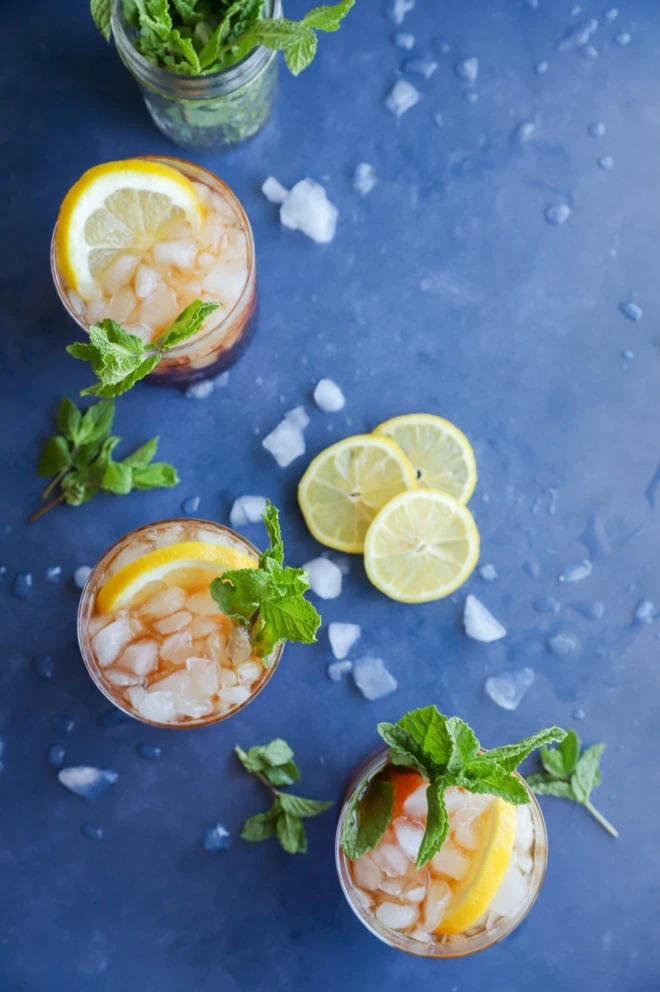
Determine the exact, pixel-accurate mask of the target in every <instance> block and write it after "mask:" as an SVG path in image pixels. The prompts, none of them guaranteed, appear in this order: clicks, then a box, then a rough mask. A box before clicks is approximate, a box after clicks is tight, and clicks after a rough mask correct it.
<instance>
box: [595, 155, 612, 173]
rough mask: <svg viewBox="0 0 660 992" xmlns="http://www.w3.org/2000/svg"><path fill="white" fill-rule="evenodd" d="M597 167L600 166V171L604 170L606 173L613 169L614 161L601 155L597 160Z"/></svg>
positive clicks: (610, 157) (607, 156)
mask: <svg viewBox="0 0 660 992" xmlns="http://www.w3.org/2000/svg"><path fill="white" fill-rule="evenodd" d="M598 165H599V166H600V168H601V169H605V170H606V171H609V169H613V168H614V159H613V158H612V156H611V155H601V157H600V158H599V159H598Z"/></svg>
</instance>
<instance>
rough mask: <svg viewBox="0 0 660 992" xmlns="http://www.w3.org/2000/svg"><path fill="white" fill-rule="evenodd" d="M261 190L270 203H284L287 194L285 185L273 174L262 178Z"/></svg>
mask: <svg viewBox="0 0 660 992" xmlns="http://www.w3.org/2000/svg"><path fill="white" fill-rule="evenodd" d="M261 192H262V193H263V194H264V196H265V197H266V199H267V200H268V201H269V202H270V203H284V201H285V200H286V198H287V196H288V195H289V191H288V189H287V188H286V186H283V185H282V183H281V182H280V181H279V180H278V179H276V178H275V176H267V177H266V179H264V181H263V183H262V184H261Z"/></svg>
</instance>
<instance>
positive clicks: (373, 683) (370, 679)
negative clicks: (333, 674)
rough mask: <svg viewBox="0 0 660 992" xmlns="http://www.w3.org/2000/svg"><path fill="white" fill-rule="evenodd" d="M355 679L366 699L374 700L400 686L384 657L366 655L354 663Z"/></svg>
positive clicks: (353, 673)
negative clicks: (386, 665)
mask: <svg viewBox="0 0 660 992" xmlns="http://www.w3.org/2000/svg"><path fill="white" fill-rule="evenodd" d="M352 675H353V681H354V682H355V685H356V686H357V688H358V689H359V690H360V692H361V693H362V695H363V696H364V698H365V699H368V700H369V702H373V701H374V700H376V699H382V697H383V696H388V695H389V694H390V693H391V692H394V691H395V690H396V689H398V688H399V683H398V682H397V680H396V679H395V678H394V676H393V675H392V673H391V672H390V671H388V669H387V668H386V667H385V662H384V661H383V659H382V658H372V657H371V656H370V655H366V656H365V657H364V658H358V660H357V661H356V662H355V663H354V664H353V672H352Z"/></svg>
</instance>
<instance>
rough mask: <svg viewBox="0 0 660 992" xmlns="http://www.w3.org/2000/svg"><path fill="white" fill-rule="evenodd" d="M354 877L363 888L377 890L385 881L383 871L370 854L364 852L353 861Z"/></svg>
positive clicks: (371, 890)
mask: <svg viewBox="0 0 660 992" xmlns="http://www.w3.org/2000/svg"><path fill="white" fill-rule="evenodd" d="M352 867H353V878H354V879H355V881H356V883H357V884H358V885H359V886H360V888H362V889H366V890H367V892H375V891H376V889H377V888H378V886H379V885H380V884H381V882H382V881H383V873H382V871H381V870H380V868H379V867H378V865H376V864H374V862H373V861H372V859H371V857H370V856H369V855H368V854H363V855H362V857H361V858H357V859H356V860H355V861H354V862H353V865H352Z"/></svg>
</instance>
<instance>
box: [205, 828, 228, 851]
mask: <svg viewBox="0 0 660 992" xmlns="http://www.w3.org/2000/svg"><path fill="white" fill-rule="evenodd" d="M230 845H231V834H230V833H229V831H228V830H227V828H226V827H223V826H222V824H221V823H214V824H213V826H211V827H207V829H206V832H205V834H204V850H205V851H209V852H211V854H215V853H216V851H226V850H227V848H228V847H229V846H230Z"/></svg>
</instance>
